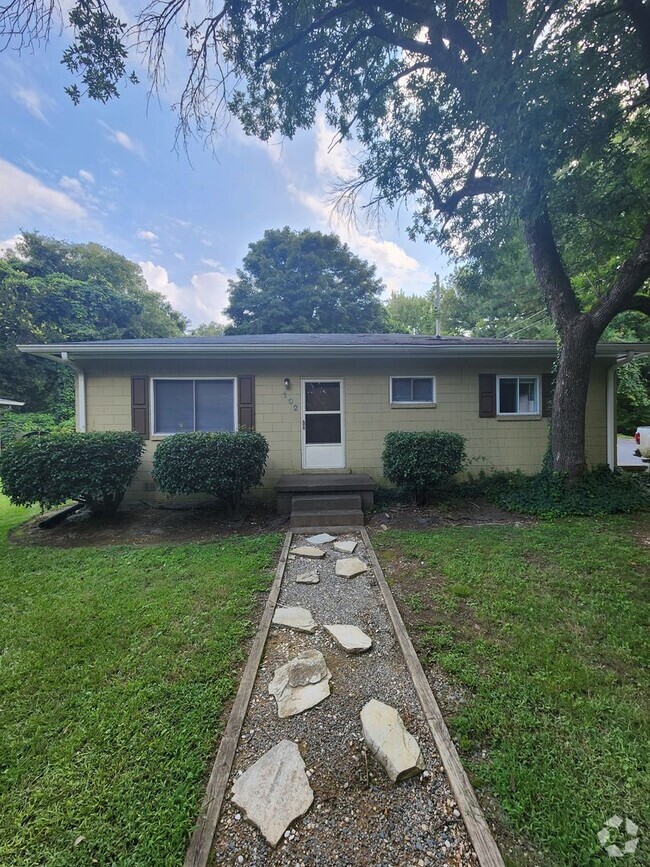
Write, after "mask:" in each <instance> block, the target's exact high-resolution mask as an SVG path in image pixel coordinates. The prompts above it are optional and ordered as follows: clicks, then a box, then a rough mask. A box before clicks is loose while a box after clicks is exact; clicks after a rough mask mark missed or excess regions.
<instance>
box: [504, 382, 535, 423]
mask: <svg viewBox="0 0 650 867" xmlns="http://www.w3.org/2000/svg"><path fill="white" fill-rule="evenodd" d="M498 394H499V405H498V413H499V415H536V414H537V413H539V379H538V378H537V377H536V376H500V377H499V391H498Z"/></svg>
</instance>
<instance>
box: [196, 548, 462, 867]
mask: <svg viewBox="0 0 650 867" xmlns="http://www.w3.org/2000/svg"><path fill="white" fill-rule="evenodd" d="M306 538H307V537H306V536H294V538H293V545H292V547H297V546H299V545H303V544H308V543H307V542H306ZM338 539H339V540H344V539H355V540H357V541H358V543H359V544H358V546H357V548H356V550H355V551H354V554H352V555H349V554H340V553H339V552H337V551H335V550H334V548H333V543H327V544H323V545H320V546H319V547H321V548H322V549H323V550H325V551H326V552H327V556H326V558H325V559H324V560H311V559H307V558H304V557H292V556H290V557H289V560H288V562H287V567H286V570H285V574H284V579H283V582H282V589H281V593H280V599H279V603H278V604H279V605H284V606H289V605H300V606H302V607H304V608H308V609H309V610H310V611H311V613H312V615H313V617H314V618H315V620H316V621H317V623H318V624H319V627H321V628H319V629H318V631H317V632H316V633H315V634H314V635H306V634H302V633H298V632H294V631H293V630H289V629H284V628H281V627H277V626H272V627H271V630H270V632H269V637H268V641H267V643H266V648H265V652H264V657H263V660H262V664H261V666H260V669H259V671H258V674H257V678H256V681H255V686H254V688H253V693H252V696H251V701H250V704H249V708H248V712H247V715H246V719H245V721H244V726H243V729H242V736H241V739H240V741H239V745H238V747H237V752H236V755H235V761H234V764H233V777H234V776H237V775H238V774H241V773H242V772H243V771H245V770H246V769H247V768H248V767H249V766H250V765H251V764H253V763H254V762H255V761H257V759H259V758H260V756H261V755H262V754H263V753H265V752H266V751H267V750H268V749H270V748H271V747H272V746H274V745H275V744H277V743H278V742H279V741H281V740H282V739H283V738H288V739H290V740H294V741H296V742H297V743H298V744H299V746H300V751H301V754H302V757H303V759H304V761H305V764H306V766H307V773H308V776H309V779H310V784H311V786H312V789H313V790H314V803H313V804H312V806H311V808H310V810H309V811H308V813H307V814H306V815H305V816H304V817H303V818H302V819H298V820H297V821H296V822H294V823H293V825H292V826H291V827H290V828H289V830H288V831H287V832H286V834H285V839H284V840H283V841H282V842H281V843H280V844H279V845H278V847H277V848H276V849H275V850H273V849H271V848H270V847H269V846H268V845H267V843H266V841H265V840H264V838H263V837H262V835H261V834H260V832H259V831H258V830H257V829H256V828H254V827H253V826H252V825H250V824H249V823H248V822H246V821H245V819H244V818H243V816H242V814H241V813H240V812H239V810H238V808H237V807H236V806H235V805H234V804H233V803H232V801H231V795H230V791H231V786H232V779H231V781H230V782H229V785H228V789H227V794H226V798H225V800H224V804H223V808H222V811H221V816H220V819H219V824H218V826H217V832H216V835H215V841H214V847H213V850H212V856H211V863H213V864H219V865H222V864H253V865H292V867H301V865H309V867H311V865H330V864H340V865H355V867H356V865H359V867H361V865H363V867H402V865H418V867H423V865H443V864H444V865H465V864H472V865H473V864H476V863H477V859H476V856H475V854H474V852H473V850H472V846H471V843H470V841H469V838H468V836H467V832H466V830H465V827H464V825H463V822H462V819H461V818H460V813H459V811H458V809H457V806H456V803H455V801H454V798H453V795H452V793H451V790H450V788H449V784H448V782H447V778H446V776H445V773H444V771H443V769H442V765H441V762H440V759H439V756H438V753H437V751H436V748H435V745H434V742H433V737H432V735H431V733H430V731H429V728H428V726H427V724H426V721H425V719H424V715H423V713H422V710H421V708H420V704H419V702H418V699H417V696H416V694H415V689H414V687H413V683H412V681H411V678H410V675H409V673H408V670H407V668H406V664H405V662H404V658H403V656H402V653H401V651H400V648H399V645H398V644H397V641H396V639H395V635H394V633H393V629H392V626H391V623H390V619H389V616H388V612H387V610H386V608H385V606H384V603H383V600H382V598H381V595H380V593H379V589H378V587H377V585H376V582H375V579H374V575H373V573H372V571H371V569H370V567H369V571H368V572H367V573H365V574H363V575H359V576H357V577H356V578H351V579H348V578H339V577H337V576H336V575H335V573H334V564H335V562H336V560H337V559H338V558H339V557H348V556H354V557H357V556H358V557H360V558H361V559H362V560H364V561H366V562H367V559H366V556H365V548H364V545H363V542H362V540H361V536H360V535H358V534H355V533H345V534H341V535H340V536H339V537H338ZM313 569H316V570H317V571H318V573H319V576H320V583H319V584H296V583H295V579H296V576H297V575H299V574H301V573H303V572H306V571H311V570H313ZM326 623H349V624H354V625H356V626H359V627H360V628H361V629H362V630H363V631H364V632H366V633H367V634H368V635H370V636H371V638H372V639H373V647H372V649H371V650H370V651H369V652H367V653H364V654H360V655H355V656H349V655H348V654H346V653H345V652H344V651H343V650H341V649H340V648H339V647H338V646H337V645H336V643H335V642H334V640H333V638H331V637H330V636H329V635H328V634H327V632H326V631H325V630H324V629H322V626H323V624H326ZM309 648H316V649H318V650H320V651H321V652H322V653H323V654H324V656H325V659H326V661H327V665H328V667H329V669H330V671H331V672H332V680H331V682H330V686H331V690H332V694H331V696H330V697H329V698H327V699H325V701H324V702H322V703H321V704H320V705H318V706H317V707H315V708H312V709H311V710H308V711H306V712H304V713H302V714H298V715H297V716H294V717H291V718H289V719H285V720H280V719H278V717H277V711H276V702H275V699H274V698H273V697H271V696H269V695H268V685H269V683H270V681H271V679H272V678H273V673H274V671H275V669H276V668H278V667H279V666H280V665H283V664H284V663H285V662H288V661H289V660H290V659H291V658H293V657H294V656H295V655H296V654H297V653H299V652H300V651H302V650H307V649H309ZM371 698H376V699H379V700H380V701H383V702H386V703H387V704H390V705H392V706H393V707H395V708H397V710H398V711H399V712H400V714H401V716H402V719H403V720H404V723H405V725H406V727H407V729H408V730H409V731H410V732H411V734H413V735H414V736H415V738H416V739H417V740H418V742H419V744H420V748H421V750H422V753H423V756H424V759H425V762H426V770H425V771H424V773H423V774H422V775H421V776H419V777H413V778H411V779H409V780H406V781H404V782H401V783H399V784H398V785H394V784H393V783H391V782H390V781H389V779H388V777H387V776H386V773H385V771H384V769H383V768H382V767H381V765H379V763H378V762H376V761H375V759H374V758H373V757H372V755H370V754H369V753H367V751H366V748H365V744H364V740H363V735H362V732H361V722H360V719H359V713H360V711H361V708H362V707H363V705H364V704H365V703H366V702H367V701H368V700H369V699H371Z"/></svg>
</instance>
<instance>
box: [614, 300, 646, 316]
mask: <svg viewBox="0 0 650 867" xmlns="http://www.w3.org/2000/svg"><path fill="white" fill-rule="evenodd" d="M625 310H633V311H636V312H637V313H645V315H646V316H650V295H635V297H634V298H632V299H631V300H630V301H629V302H628V303H627V304H626V305H625V307H624V308H623V311H621V312H624V311H625Z"/></svg>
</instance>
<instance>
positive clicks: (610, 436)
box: [607, 362, 618, 470]
mask: <svg viewBox="0 0 650 867" xmlns="http://www.w3.org/2000/svg"><path fill="white" fill-rule="evenodd" d="M617 370H618V362H615V363H614V364H612V366H611V367H610V368H608V370H607V466H608V467H609V468H610V470H615V469H616V465H617V455H616V371H617Z"/></svg>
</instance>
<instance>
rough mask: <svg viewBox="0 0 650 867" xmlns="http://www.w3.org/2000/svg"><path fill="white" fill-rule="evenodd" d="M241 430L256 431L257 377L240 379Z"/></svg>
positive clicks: (242, 377) (241, 377)
mask: <svg viewBox="0 0 650 867" xmlns="http://www.w3.org/2000/svg"><path fill="white" fill-rule="evenodd" d="M239 430H255V377H254V376H240V377H239Z"/></svg>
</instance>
